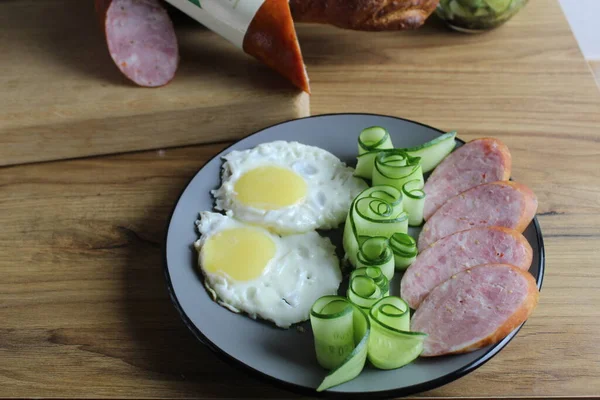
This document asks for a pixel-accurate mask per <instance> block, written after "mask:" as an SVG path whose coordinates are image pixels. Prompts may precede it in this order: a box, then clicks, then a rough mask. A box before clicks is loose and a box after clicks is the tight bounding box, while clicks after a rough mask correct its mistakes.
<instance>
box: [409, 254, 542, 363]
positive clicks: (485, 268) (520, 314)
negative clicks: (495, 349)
mask: <svg viewBox="0 0 600 400" xmlns="http://www.w3.org/2000/svg"><path fill="white" fill-rule="evenodd" d="M538 298H539V291H538V288H537V286H536V283H535V280H534V278H533V276H532V275H531V274H530V273H528V272H526V271H522V270H520V269H518V268H516V267H514V266H511V265H506V264H489V265H482V266H478V267H474V268H471V269H469V270H466V271H464V272H461V273H459V274H457V275H455V276H453V277H452V278H450V279H448V280H447V281H445V282H444V283H442V284H441V285H439V286H438V287H436V288H435V289H434V290H433V291H432V292H431V293H430V294H429V296H427V298H426V299H425V301H424V302H423V304H422V305H421V307H419V309H418V310H417V311H416V312H415V314H414V316H413V318H412V322H411V330H414V331H416V332H424V333H426V334H428V337H427V338H426V339H425V343H424V349H423V353H422V354H421V355H422V356H424V357H434V356H441V355H446V354H458V353H466V352H470V351H474V350H477V349H480V348H482V347H485V346H488V345H490V344H495V343H498V342H499V341H501V340H502V339H504V338H505V337H506V336H507V335H508V334H509V333H511V332H512V331H513V330H514V329H515V328H517V327H518V326H519V325H520V324H522V323H523V322H525V320H527V318H529V316H530V315H531V313H532V312H533V310H534V309H535V307H536V305H537V303H538Z"/></svg>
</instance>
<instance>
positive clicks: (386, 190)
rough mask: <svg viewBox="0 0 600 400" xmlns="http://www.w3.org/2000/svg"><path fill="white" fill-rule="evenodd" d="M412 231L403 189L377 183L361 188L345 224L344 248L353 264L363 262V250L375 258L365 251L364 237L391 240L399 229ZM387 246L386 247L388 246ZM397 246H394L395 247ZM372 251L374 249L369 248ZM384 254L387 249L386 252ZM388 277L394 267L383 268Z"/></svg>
mask: <svg viewBox="0 0 600 400" xmlns="http://www.w3.org/2000/svg"><path fill="white" fill-rule="evenodd" d="M407 232H408V215H407V214H406V212H404V211H403V209H402V193H401V192H400V190H398V189H396V188H395V187H392V186H373V187H370V188H368V189H365V190H364V191H363V192H361V193H360V194H359V195H358V196H357V197H356V199H354V201H353V202H352V203H351V205H350V210H349V211H348V216H347V217H346V224H345V226H344V240H343V245H344V251H345V252H346V257H347V258H348V261H349V262H350V264H352V265H353V266H354V267H357V266H359V264H358V259H359V253H361V252H362V253H363V258H366V259H367V260H369V259H373V258H375V257H372V256H371V255H369V254H364V253H365V250H367V249H365V246H364V243H363V242H364V241H365V240H367V239H369V238H382V239H381V240H380V241H381V243H382V244H384V245H386V246H387V245H388V243H389V242H388V240H389V238H391V237H392V236H393V235H394V234H396V233H403V234H406V233H407ZM384 248H385V247H384ZM393 250H394V249H393V248H392V251H393ZM369 251H372V249H371V250H369ZM380 254H383V250H382V253H380ZM383 272H384V274H385V275H386V276H387V278H388V279H392V276H393V275H394V274H393V272H394V271H393V270H391V271H390V270H388V269H387V268H384V269H383Z"/></svg>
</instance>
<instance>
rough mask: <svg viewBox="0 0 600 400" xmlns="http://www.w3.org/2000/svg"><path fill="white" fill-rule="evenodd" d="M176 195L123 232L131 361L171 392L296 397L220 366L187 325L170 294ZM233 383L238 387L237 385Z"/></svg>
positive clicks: (255, 396)
mask: <svg viewBox="0 0 600 400" xmlns="http://www.w3.org/2000/svg"><path fill="white" fill-rule="evenodd" d="M177 195H178V191H177V192H174V193H169V194H165V196H164V198H163V199H162V201H158V200H157V203H156V204H155V205H154V207H152V208H150V209H148V210H147V212H146V213H145V215H146V216H147V218H146V219H144V220H142V221H138V222H137V223H136V224H135V226H134V227H120V228H119V229H121V230H123V231H124V233H125V234H126V235H128V236H129V244H128V247H127V249H128V251H127V265H126V268H125V270H124V274H125V276H124V282H125V288H124V290H125V293H124V301H125V305H124V306H125V308H126V316H127V322H126V323H127V326H128V331H129V334H128V336H129V337H131V338H132V339H133V340H134V341H135V343H134V344H133V346H132V347H133V348H134V349H135V354H131V355H130V356H128V359H127V360H126V361H127V362H129V363H131V364H133V365H135V366H136V367H138V368H141V369H142V370H143V371H144V374H147V376H148V378H149V379H152V380H154V381H157V380H159V381H160V380H163V381H165V384H166V385H168V386H169V387H168V388H165V389H166V390H167V391H168V393H171V394H174V393H177V394H178V395H183V396H202V397H211V398H213V397H215V398H220V397H223V398H224V397H229V398H232V397H244V398H252V397H254V398H265V397H278V398H282V397H295V396H294V395H293V394H291V393H287V392H282V391H279V390H278V389H275V388H272V387H266V385H267V384H266V383H263V382H261V381H259V380H256V379H254V378H251V377H249V376H247V375H246V373H245V372H243V371H241V370H239V369H237V368H234V367H232V366H230V365H228V364H226V363H225V362H223V361H221V360H220V359H219V358H218V357H217V356H216V355H214V354H213V353H212V352H211V351H210V350H208V349H207V348H206V347H204V345H202V344H201V343H200V342H199V341H198V340H196V338H195V337H194V336H193V335H192V333H191V332H190V331H189V330H188V329H187V327H186V326H185V325H184V324H183V322H182V320H181V319H180V318H179V315H178V313H177V312H176V310H175V308H174V306H173V305H172V304H171V300H170V298H169V296H168V293H167V288H166V281H165V278H164V273H163V254H162V245H163V239H164V234H165V231H166V226H167V220H168V218H169V217H170V212H171V208H172V206H173V204H174V203H175V201H176V199H177ZM234 382H235V383H234Z"/></svg>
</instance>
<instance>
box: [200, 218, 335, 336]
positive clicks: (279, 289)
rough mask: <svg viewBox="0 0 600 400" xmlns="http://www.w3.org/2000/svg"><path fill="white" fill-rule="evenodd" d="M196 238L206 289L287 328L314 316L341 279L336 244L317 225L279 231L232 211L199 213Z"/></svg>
mask: <svg viewBox="0 0 600 400" xmlns="http://www.w3.org/2000/svg"><path fill="white" fill-rule="evenodd" d="M196 225H197V227H198V231H199V233H200V235H201V236H200V239H199V240H197V241H196V242H195V244H194V245H195V248H196V250H197V251H198V265H199V268H200V269H201V271H202V274H203V275H204V282H205V286H206V288H207V290H208V291H209V293H211V295H212V296H213V299H214V300H216V301H217V302H218V303H219V304H220V305H222V306H224V307H226V308H228V309H229V310H231V311H234V312H245V313H247V314H248V315H249V316H250V317H252V318H254V319H256V318H257V317H260V318H262V319H265V320H269V321H272V322H274V323H275V324H276V325H277V326H279V327H282V328H287V327H289V326H290V325H292V324H294V323H297V322H301V321H305V320H307V319H308V318H309V312H310V308H311V306H312V305H313V303H314V302H315V301H316V300H317V299H318V298H319V297H321V296H324V295H329V294H335V293H337V291H338V287H339V285H340V282H341V280H342V274H341V271H340V266H339V260H338V258H337V257H336V255H335V247H334V246H333V244H332V243H331V241H330V240H329V239H328V238H325V237H321V236H319V234H318V233H316V232H314V231H312V232H307V233H302V234H295V235H290V236H284V237H280V236H278V235H276V234H274V233H272V232H270V231H269V230H267V229H265V228H263V227H260V226H256V225H250V224H246V223H243V222H240V221H237V220H235V219H233V218H231V216H229V215H222V214H218V213H213V212H208V211H206V212H202V213H200V219H199V221H197V222H196Z"/></svg>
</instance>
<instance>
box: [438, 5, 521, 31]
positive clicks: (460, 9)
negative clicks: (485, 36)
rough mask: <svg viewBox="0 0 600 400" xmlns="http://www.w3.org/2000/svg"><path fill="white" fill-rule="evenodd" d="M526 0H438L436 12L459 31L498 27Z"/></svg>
mask: <svg viewBox="0 0 600 400" xmlns="http://www.w3.org/2000/svg"><path fill="white" fill-rule="evenodd" d="M526 3H527V0H440V3H439V6H438V8H437V10H436V13H437V15H438V16H439V17H441V18H442V19H444V20H446V21H447V22H448V24H449V25H450V26H451V27H453V28H456V29H458V30H461V31H467V32H470V31H480V30H484V29H491V28H495V27H498V26H500V25H502V24H503V23H505V22H506V21H508V20H509V19H510V18H511V17H512V16H513V15H515V14H516V13H517V12H518V11H519V10H520V9H521V8H523V6H524V5H525V4H526Z"/></svg>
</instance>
